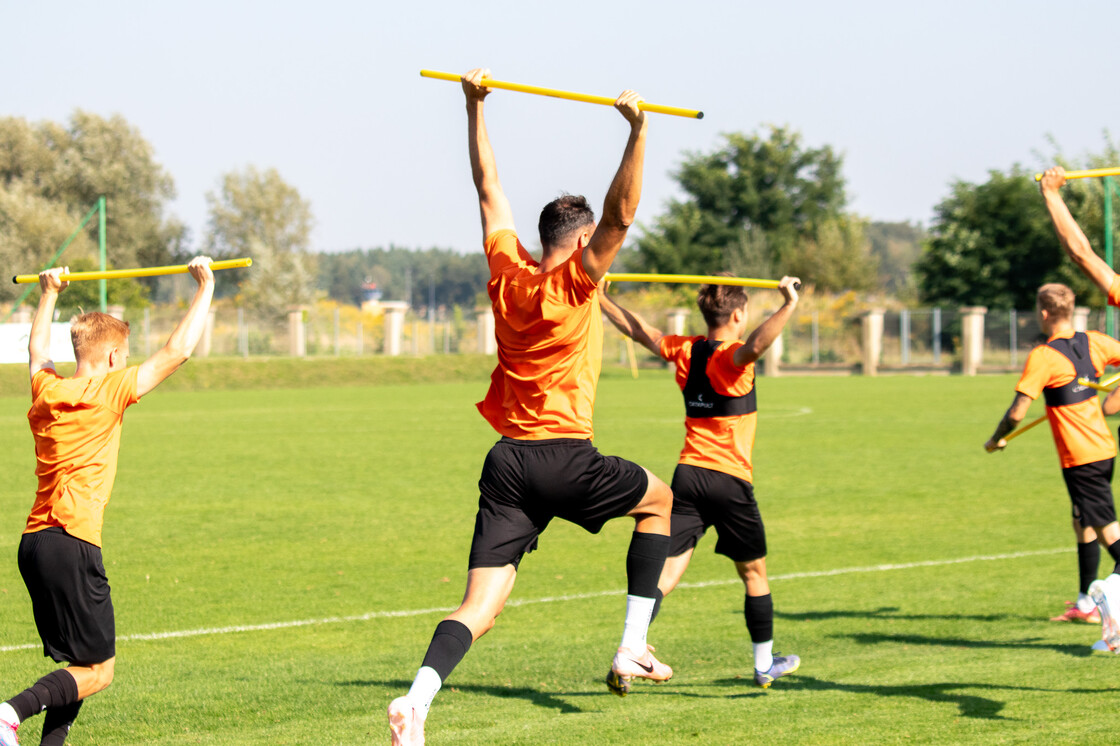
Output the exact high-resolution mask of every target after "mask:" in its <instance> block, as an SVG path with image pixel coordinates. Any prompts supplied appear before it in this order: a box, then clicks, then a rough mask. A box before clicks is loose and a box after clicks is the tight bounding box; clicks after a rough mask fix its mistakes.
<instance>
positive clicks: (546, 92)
mask: <svg viewBox="0 0 1120 746" xmlns="http://www.w3.org/2000/svg"><path fill="white" fill-rule="evenodd" d="M420 75H421V77H424V78H434V79H436V80H449V81H452V82H455V83H458V82H459V81H460V80H462V76H460V75H456V74H455V73H444V72H440V71H438V70H421V71H420ZM480 84H481V85H482V86H484V87H486V88H499V89H501V90H504V91H517V92H518V93H532V94H534V95H537V96H551V97H552V98H562V99H566V100H568V101H582V102H584V103H586V104H602V105H604V106H614V102H615V100H614V99H613V98H609V97H607V96H594V95H591V94H589V93H574V92H572V91H561V90H557V89H555V88H541V87H540V86H535V85H523V84H521V83H509V82H506V81H504V80H491V79H490V78H483V79H482V80H481V81H480ZM638 108H639V109H640V110H642V111H648V112H651V113H653V114H670V115H672V116H675V117H688V118H689V119H703V118H704V112H702V111H697V110H696V109H681V108H678V107H676V106H661V105H660V104H651V103H648V102H645V101H643V102H642V103H640V104H638Z"/></svg>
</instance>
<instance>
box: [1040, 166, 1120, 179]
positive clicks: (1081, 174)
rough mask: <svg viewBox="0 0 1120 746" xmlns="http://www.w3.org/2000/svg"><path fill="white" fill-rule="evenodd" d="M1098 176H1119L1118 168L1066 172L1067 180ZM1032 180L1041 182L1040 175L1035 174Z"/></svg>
mask: <svg viewBox="0 0 1120 746" xmlns="http://www.w3.org/2000/svg"><path fill="white" fill-rule="evenodd" d="M1098 176H1120V166H1110V167H1109V168H1090V169H1088V170H1087V171H1066V178H1067V179H1092V178H1096V177H1098ZM1034 180H1035V181H1042V174H1035V175H1034Z"/></svg>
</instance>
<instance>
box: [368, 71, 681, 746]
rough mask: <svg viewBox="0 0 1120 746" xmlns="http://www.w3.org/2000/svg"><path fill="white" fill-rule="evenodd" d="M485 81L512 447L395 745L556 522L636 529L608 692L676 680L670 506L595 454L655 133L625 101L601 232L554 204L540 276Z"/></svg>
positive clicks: (641, 477)
mask: <svg viewBox="0 0 1120 746" xmlns="http://www.w3.org/2000/svg"><path fill="white" fill-rule="evenodd" d="M488 75H489V71H486V70H481V69H476V70H472V71H470V72H469V73H467V74H466V75H464V76H463V79H462V80H463V92H464V94H465V96H466V103H467V128H468V140H469V146H470V161H471V171H472V174H473V177H474V183H475V188H476V190H477V192H478V200H479V209H480V211H481V217H482V230H483V236H484V244H485V247H486V256H487V259H488V261H489V265H490V282H489V283H488V285H487V291H488V293H489V295H490V300H491V303H492V305H493V308H494V316H495V334H496V336H497V341H498V365H497V367H496V368H495V370H494V373H493V375H492V376H491V381H490V389H489V391H488V392H487V394H486V398H485V400H483V401H482V402H481V403H480V404H479V405H478V408H479V411H480V412H481V413H482V415H483V417H485V418H486V420H487V421H488V422H489V423H490V424H491V425H492V426H493V427H494V429H495V430H496V431H497V432H498V433H499V434H500V435H501V436H502V437H501V440H499V441H498V443H496V444H495V445H494V447H493V448H491V449H490V452H489V454H487V457H486V461H485V464H484V465H483V468H482V476H481V477H480V479H479V492H480V497H479V508H478V514H477V516H476V519H475V530H474V537H473V539H472V541H471V553H470V559H469V562H468V573H467V589H466V593H465V596H464V598H463V602H462V604H461V605H460V606H459V608H458V609H456V610H455V611H454V612H452V613H451V614H450V615H449V616H448V617H447V618H446V619H444V620H443V621H442V622H440V623H439V625H438V626H437V627H436V630H435V634H434V635H433V637H432V641H431V644H430V645H429V646H428V651H427V654H426V655H425V657H424V661H423V664H422V665H421V667H420V670H419V671H418V672H417V674H416V679H415V680H414V681H413V684H412V687H411V688H410V689H409V692H408V694H407V695H405V696H403V697H398V698H397V699H395V700H393V702H392V703H391V704H390V705H389V713H388V714H389V725H390V731H391V734H392V738H393V743H394V744H419V743H423V742H424V722H425V719H426V718H427V714H428V709H429V707H430V705H431V702H432V699H433V698H434V697H435V695H436V692H437V691H439V688H440V687H441V686H442V684H443V681H444V680H445V679H446V678H447V676H448V675H449V674H450V673H451V671H452V670H453V669H454V668H455V666H456V665H458V663H459V661H461V660H462V659H463V656H464V655H466V652H467V649H468V648H469V647H470V646H471V644H472V643H473V642H474V641H475V640H477V639H478V638H479V637H481V636H482V635H483V634H485V633H486V632H487V631H488V630H489V629H490V628H491V627H492V626H493V625H494V620H495V618H496V617H497V616H498V613H499V612H501V610H502V607H503V606H504V605H505V602H506V599H507V598H508V597H509V594H510V592H511V591H512V590H513V584H514V580H515V579H516V575H517V566H518V563H519V562H520V561H521V558H522V556H523V555H524V554H525V553H526V552H529V551H532V550H533V549H535V548H536V546H537V537H538V536H539V535H540V533H541V532H543V531H544V529H545V527H546V526H547V525H548V523H549V522H550V521H551V520H552V518H556V517H559V518H563V519H565V520H567V521H571V522H573V523H575V524H577V525H579V526H581V527H582V528H584V529H586V530H587V531H590V532H592V533H597V532H598V531H599V530H600V529H601V528H602V526H603V524H604V523H605V522H606V521H607V520H609V519H611V518H617V517H621V516H624V515H625V516H631V517H632V518H634V519H635V521H636V525H635V530H634V534H633V537H632V539H631V544H630V549H629V552H628V554H627V558H626V572H627V609H626V622H625V625H624V629H623V634H622V642H621V644H620V645H619V648H618V651H617V652H616V654H615V656H614V659H613V660H612V662H611V673H610V675H609V676H608V685H609V686H610V687H611V688H612V690H613V691H615V692H616V693H618V694H625V693H626V691H627V690H628V689H629V682H630V680H631V679H633V678H634V677H642V678H651V679H655V680H666V679H668V678H669V677H670V676H671V675H672V669H671V668H669V667H668V666H666V665H664V664H663V663H661V662H660V661H658V660H657V659H656V658H654V657H653V655H652V654H651V653H650V651H649V650H648V648H647V645H646V641H645V636H646V629H647V627H648V626H649V619H650V615H651V614H652V612H653V606H654V599H655V596H656V593H657V579H658V577H659V575H660V573H661V569H662V567H663V566H664V563H665V556H666V553H667V551H668V547H669V536H668V534H669V513H670V509H671V504H672V493H671V492H670V491H669V487H668V486H667V485H666V484H665V483H664V482H662V481H661V480H659V479H658V478H657V477H655V476H654V475H653V474H651V473H649V472H648V471H646V470H645V469H643V468H642V467H640V466H638V465H637V464H634V463H631V462H629V461H625V460H623V459H620V458H617V457H613V456H602V455H601V454H599V452H598V450H596V448H595V447H594V445H592V442H591V438H592V436H593V431H592V410H593V408H594V403H595V388H596V384H597V382H598V378H599V370H600V367H601V362H602V352H603V350H602V347H603V345H602V339H603V322H602V317H601V315H600V313H599V305H598V303H597V301H596V297H597V294H598V292H597V287H598V283H599V281H600V280H601V279H602V277H603V276H604V275H605V274H606V272H607V269H608V268H609V267H610V265H611V262H612V261H613V260H614V257H615V255H616V254H617V253H618V250H619V249H620V248H621V247H622V243H623V241H624V240H625V238H626V232H627V230H628V229H629V227H630V225H631V224H632V223H633V221H634V216H635V211H636V210H637V206H638V199H639V197H640V196H641V187H642V163H643V160H644V156H645V141H646V128H647V122H646V116H645V114H644V113H643V112H642V111H641V110H640V109H639V108H638V104H639V103H640V101H641V99H640V98H639V96H638V95H637V94H636V93H634V92H633V91H625V92H623V93H622V95H620V96H619V97H618V99H617V100H616V102H615V108H616V109H617V110H618V111H619V112H620V113H621V114H622V116H623V117H624V118H625V119H626V121H627V123H628V124H629V126H630V134H629V138H628V140H627V143H626V149H625V151H624V153H623V156H622V163H621V164H620V165H619V168H618V171H617V173H616V174H615V177H614V179H613V181H612V182H611V185H610V188H609V189H608V190H607V195H606V199H605V200H604V204H603V215H602V219H601V220H600V221H599V222H598V224H596V222H595V216H594V213H593V212H592V211H591V208H590V207H589V206H588V204H587V200H585V199H584V198H583V197H576V196H572V195H565V196H563V197H560V198H559V199H556V200H554V201H553V202H551V203H549V204H548V205H546V206H545V208H544V209H543V210H542V211H541V216H540V220H539V224H538V228H539V232H540V238H541V245H542V248H543V255H542V257H541V260H540V262H536V261H534V260H533V259H532V257H530V256H529V253H528V252H527V251H526V250H525V248H524V247H523V246H522V245H521V243H520V241H518V238H517V233H516V232H515V229H514V223H513V213H512V210H511V208H510V204H509V201H508V199H507V198H506V196H505V193H504V192H503V190H502V186H501V183H500V181H499V180H498V172H497V167H496V165H495V160H494V152H493V150H492V148H491V146H490V140H489V137H488V135H487V133H486V125H485V122H484V119H483V100H484V99H485V97H486V95H487V94H488V93H489V92H490V91H489V89H488V88H484V87H482V86H481V85H480V82H479V81H481V80H482V79H483V78H484V77H487V76H488Z"/></svg>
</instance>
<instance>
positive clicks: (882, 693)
mask: <svg viewBox="0 0 1120 746" xmlns="http://www.w3.org/2000/svg"><path fill="white" fill-rule="evenodd" d="M720 683H723V682H720ZM779 686H781V688H782V689H783V690H787V689H791V690H795V691H796V690H801V691H811V692H846V693H849V694H873V695H875V696H877V697H914V698H917V699H924V700H926V701H928V702H935V703H938V704H951V705H956V706H957V708H958V710H959V711H960V714H961V715H962V716H963V717H970V718H978V719H982V720H1008V719H1009V718H1006V717H1004V716H1003V715H1000V714H999V713H1000V711H1001V710H1002V709H1003V708H1004V705H1005V704H1006V703H1004V702H1000V701H998V700H994V699H988V698H986V697H979V696H976V695H974V694H959V693H956V691H957V690H959V689H981V690H991V691H1021V692H1023V691H1025V692H1037V691H1050V690H1044V689H1037V688H1034V687H1028V686H1000V685H996V684H972V683H964V682H948V681H947V682H941V683H937V684H909V685H900V686H876V685H873V684H841V683H838V682H835V681H824V680H823V679H814V678H813V677H812V676H799V675H794V676H791V677H790V678H788V679H783V680H782V681H781V683H780V684H779ZM736 696H739V695H736Z"/></svg>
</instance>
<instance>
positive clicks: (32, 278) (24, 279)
mask: <svg viewBox="0 0 1120 746" xmlns="http://www.w3.org/2000/svg"><path fill="white" fill-rule="evenodd" d="M252 264H253V260H252V259H249V258H244V259H223V260H221V261H217V262H210V269H212V270H218V269H236V268H238V267H249V266H251V265H252ZM187 271H188V267H187V265H186V264H173V265H169V266H167V267H138V268H136V269H109V270H106V271H104V272H71V273H70V274H68V275H59V279H60V280H62V281H63V282H80V281H82V280H121V279H124V278H127V277H155V276H157V275H181V274H186V272H187ZM38 281H39V275H16V276H15V277H13V278H12V282H14V283H16V284H17V285H28V284H31V283H33V282H38Z"/></svg>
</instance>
